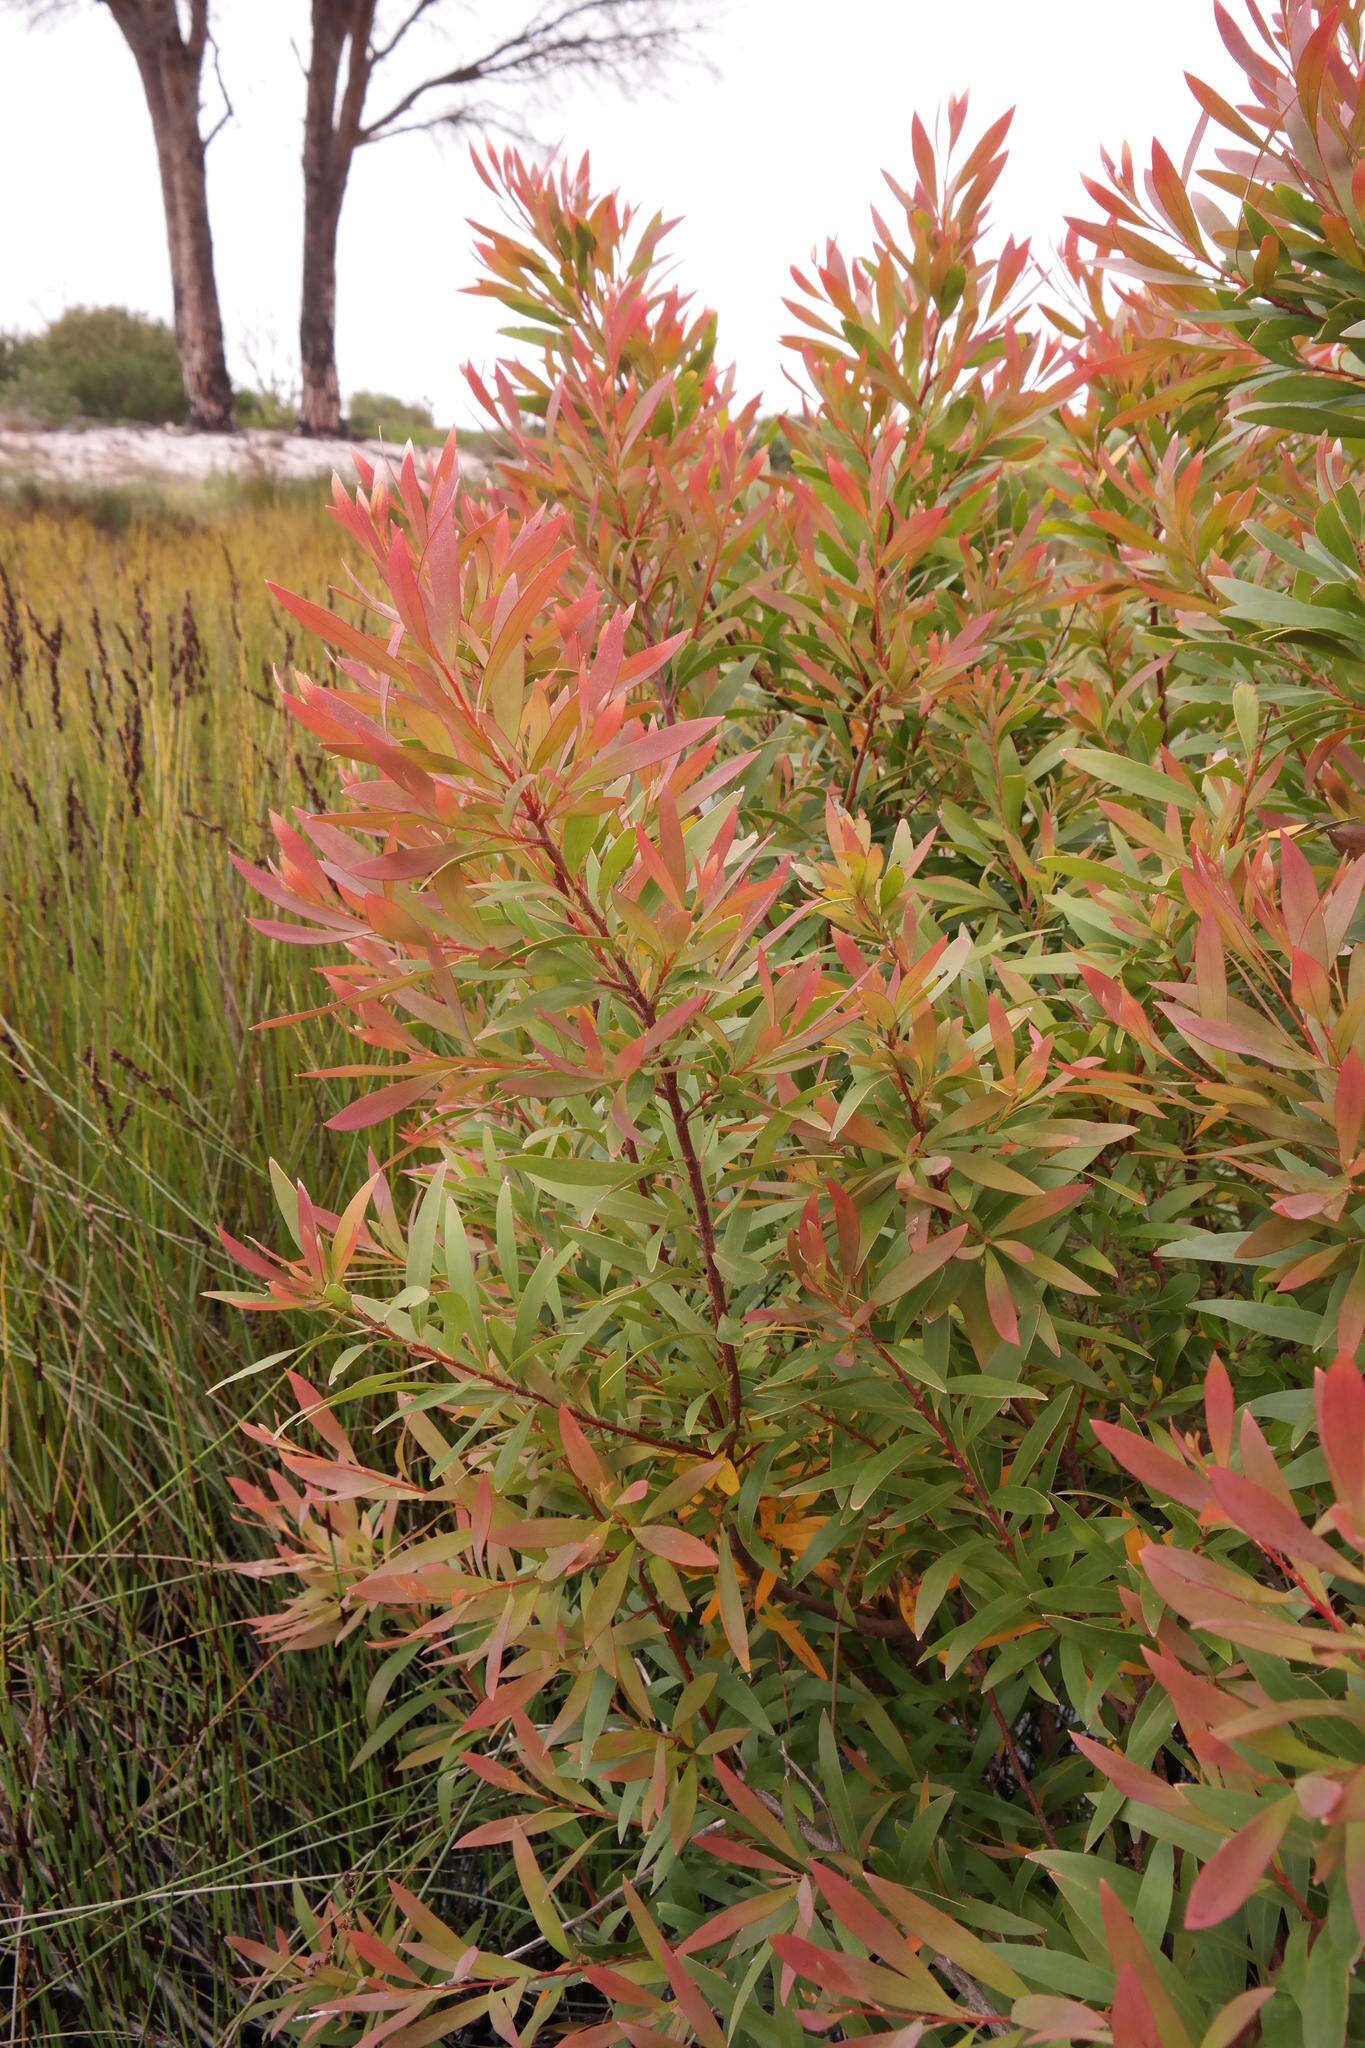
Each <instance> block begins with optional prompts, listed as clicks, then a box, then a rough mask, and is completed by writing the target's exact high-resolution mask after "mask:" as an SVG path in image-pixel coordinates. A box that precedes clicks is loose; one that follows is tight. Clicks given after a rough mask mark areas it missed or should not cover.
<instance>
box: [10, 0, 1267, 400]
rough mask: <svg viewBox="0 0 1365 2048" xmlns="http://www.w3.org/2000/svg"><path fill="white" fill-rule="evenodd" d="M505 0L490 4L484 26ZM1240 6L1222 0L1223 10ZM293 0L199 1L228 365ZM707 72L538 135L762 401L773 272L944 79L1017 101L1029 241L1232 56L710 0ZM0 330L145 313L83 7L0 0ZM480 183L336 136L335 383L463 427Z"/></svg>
mask: <svg viewBox="0 0 1365 2048" xmlns="http://www.w3.org/2000/svg"><path fill="white" fill-rule="evenodd" d="M514 4H515V5H516V11H517V12H518V13H521V12H522V11H523V8H522V6H521V4H520V0H488V5H487V6H485V7H483V8H482V9H481V10H480V9H479V8H477V7H476V8H475V10H474V11H475V12H476V13H477V12H480V11H481V12H482V13H483V15H484V18H485V20H487V19H489V18H491V17H494V16H496V14H497V13H498V11H499V9H502V10H506V9H508V8H511V7H512V6H513V5H514ZM1232 11H1233V12H1234V13H1236V14H1239V15H1240V14H1241V13H1242V10H1241V8H1240V7H1239V6H1238V5H1237V4H1236V0H1234V6H1233V10H1232ZM306 16H307V9H306V6H305V5H304V4H303V0H217V4H216V7H215V17H216V19H217V21H218V24H219V37H220V41H221V44H222V51H223V69H224V75H225V78H226V82H227V85H228V89H229V92H230V93H231V96H232V99H233V101H234V103H235V106H236V110H237V111H236V118H235V120H234V122H233V123H232V124H231V126H230V127H229V128H228V129H226V130H225V131H224V133H223V134H222V135H220V136H219V138H218V139H217V141H215V143H214V144H213V147H212V149H211V151H210V155H209V180H210V203H211V208H212V213H213V222H214V232H215V239H216V247H217V258H218V276H219V290H220V295H221V298H222V302H223V311H224V324H225V328H226V332H227V338H228V348H229V355H230V358H231V361H232V367H233V370H234V374H235V375H236V376H237V377H238V378H239V379H240V380H246V379H248V377H249V374H250V373H249V369H248V357H247V353H246V352H247V350H248V349H251V350H252V351H253V352H254V354H255V357H256V360H257V361H258V362H261V363H263V364H264V366H265V367H266V369H267V371H271V370H273V371H274V372H275V373H276V374H278V375H279V376H280V377H281V378H283V380H284V381H286V382H287V381H288V380H289V378H290V376H291V374H292V367H293V365H294V364H295V363H296V361H297V350H296V345H295V335H296V330H297V322H298V278H299V246H298V245H299V224H300V174H299V167H298V157H299V129H300V119H301V111H302V79H301V74H300V70H299V65H298V60H297V57H296V56H295V54H294V51H293V49H292V47H291V44H292V43H293V42H295V41H297V42H300V43H301V42H302V41H303V40H304V38H305V35H306ZM712 20H713V23H714V27H713V29H712V32H711V34H710V37H709V40H708V43H707V49H708V53H709V61H710V64H711V66H712V70H711V73H710V74H709V75H708V73H706V72H704V71H700V70H688V69H684V70H682V71H681V72H680V73H678V74H677V75H676V76H675V77H674V78H673V79H672V80H671V81H667V82H665V83H664V84H663V85H662V86H659V87H654V88H649V89H645V90H640V91H637V92H635V93H634V94H632V95H629V96H623V95H621V94H619V93H618V92H616V91H615V90H613V89H608V88H599V89H596V90H590V89H588V88H587V87H586V86H582V87H578V88H576V89H574V90H573V91H571V92H569V93H566V94H565V95H564V96H563V97H561V98H560V99H559V100H558V101H556V102H555V103H554V105H553V108H552V109H550V110H542V111H541V112H540V113H539V115H538V116H537V132H539V133H540V134H542V135H545V136H548V137H550V138H555V137H562V138H563V140H564V142H565V144H566V145H567V146H568V147H569V148H570V149H571V150H572V151H573V152H574V153H575V154H576V153H577V152H579V151H581V150H582V149H583V148H584V147H588V148H590V149H591V152H592V158H593V164H594V168H595V171H596V173H597V175H598V177H599V178H600V179H601V180H602V181H603V182H606V183H611V184H615V185H619V186H620V187H622V188H623V190H624V191H625V192H626V194H627V195H628V196H632V197H634V198H636V199H637V200H638V201H639V202H640V204H641V205H642V206H645V207H647V208H649V209H652V208H654V207H655V206H658V207H662V208H663V209H664V210H665V211H666V212H668V213H670V214H679V215H681V216H682V217H683V220H682V225H681V227H680V228H679V230H678V233H677V236H676V242H675V247H676V251H677V256H678V259H679V265H680V275H681V277H682V279H683V281H684V282H685V283H686V284H687V286H688V287H689V288H690V289H692V290H694V291H695V292H697V293H698V294H699V295H700V296H701V297H702V298H704V299H705V300H706V301H707V302H708V303H710V304H711V305H713V306H715V307H716V308H717V309H718V311H719V314H720V341H721V349H722V352H723V353H725V354H728V355H729V356H730V357H731V358H732V359H733V360H735V361H736V362H737V363H738V365H739V370H740V378H741V387H742V389H743V390H744V391H746V392H747V391H750V390H754V389H758V390H762V391H764V392H765V393H766V394H767V396H768V398H769V399H770V400H771V401H776V402H780V401H781V397H782V393H783V390H784V385H783V381H782V376H781V370H780V366H779V352H778V347H777V337H778V335H779V333H780V332H781V331H782V327H783V325H784V316H783V312H782V307H781V298H782V295H783V292H784V290H785V289H786V285H787V274H786V273H787V266H788V264H789V263H791V262H792V261H801V260H803V259H804V258H805V256H806V255H807V254H808V253H809V251H810V249H811V247H812V245H813V244H814V243H815V242H816V241H817V240H823V238H824V237H825V236H826V235H828V234H831V233H832V234H834V235H835V236H836V237H837V238H838V239H839V241H840V242H841V244H842V246H843V247H844V248H845V249H846V250H848V251H850V252H853V251H855V250H857V249H859V248H861V247H862V246H863V245H864V243H865V241H866V239H867V217H868V205H869V202H871V201H873V200H876V199H877V198H878V195H879V193H881V192H882V191H883V190H884V187H883V186H882V184H881V178H880V172H881V170H882V169H883V168H888V169H891V170H893V171H898V172H899V173H900V174H901V175H902V176H903V177H906V178H910V177H912V176H913V172H912V169H911V160H910V117H911V115H912V113H914V112H915V111H916V110H918V111H919V112H921V113H922V114H923V115H924V116H925V118H926V119H929V120H931V119H932V117H933V116H934V115H935V113H936V112H937V111H938V110H939V109H941V108H942V107H943V105H944V103H945V101H946V99H947V96H948V94H949V93H951V92H957V91H961V90H962V89H963V88H969V89H970V93H971V115H970V125H971V127H972V128H973V129H976V128H978V127H980V126H981V125H983V124H984V123H985V122H986V121H987V120H989V119H991V118H993V117H994V115H995V114H996V113H998V112H999V111H1001V110H1002V109H1003V108H1005V107H1007V106H1011V105H1013V106H1014V107H1015V109H1016V113H1015V121H1014V129H1013V138H1012V156H1011V162H1010V164H1009V167H1008V169H1007V171H1006V174H1005V177H1004V179H1002V181H1001V184H1000V186H999V187H998V188H997V198H996V203H995V209H994V222H995V226H996V229H997V230H998V232H999V233H1000V234H1001V235H1002V236H1003V234H1004V233H1006V232H1010V233H1014V234H1016V235H1022V234H1031V235H1032V236H1033V238H1034V248H1035V251H1037V252H1039V253H1040V254H1045V253H1046V252H1047V251H1048V250H1050V248H1051V247H1052V245H1053V243H1054V242H1055V240H1056V239H1057V237H1058V235H1059V234H1060V232H1061V229H1062V225H1063V222H1064V219H1065V216H1066V214H1067V213H1068V212H1071V211H1075V210H1077V208H1078V207H1079V206H1081V205H1082V203H1083V201H1084V195H1083V193H1082V191H1081V186H1080V177H1081V173H1082V172H1083V171H1086V170H1093V169H1095V168H1097V167H1098V158H1099V150H1100V147H1101V146H1102V145H1108V146H1109V147H1111V148H1116V147H1117V146H1118V145H1119V144H1120V143H1122V142H1123V141H1125V140H1127V141H1130V142H1131V143H1132V144H1133V145H1134V148H1135V149H1140V150H1142V151H1144V152H1145V150H1146V148H1147V146H1148V144H1149V143H1150V141H1151V138H1152V136H1153V135H1157V136H1159V137H1160V138H1161V139H1162V141H1163V142H1164V143H1165V144H1166V146H1167V147H1168V148H1169V149H1170V151H1171V154H1172V155H1173V156H1174V157H1175V158H1176V160H1177V162H1178V161H1179V159H1180V155H1181V154H1182V152H1183V150H1184V147H1185V144H1186V142H1187V140H1188V137H1189V135H1190V132H1191V129H1192V126H1193V121H1194V115H1195V109H1194V106H1193V102H1192V100H1191V99H1190V95H1189V91H1188V87H1187V86H1186V84H1185V82H1184V73H1185V72H1186V71H1187V70H1192V71H1194V72H1195V73H1196V74H1198V75H1200V76H1202V77H1205V78H1208V79H1210V80H1212V81H1215V82H1219V83H1221V84H1222V85H1223V87H1224V88H1225V89H1226V88H1227V87H1228V86H1229V85H1230V84H1231V83H1232V76H1233V74H1232V71H1231V66H1230V63H1229V60H1228V58H1227V57H1226V54H1225V53H1224V51H1223V49H1222V45H1221V43H1220V41H1219V39H1218V36H1217V32H1216V30H1215V27H1214V22H1213V8H1212V0H1143V5H1142V6H1141V7H1140V8H1138V9H1134V8H1133V7H1132V6H1130V5H1122V6H1121V5H1119V4H1118V0H950V4H944V0H716V4H715V6H714V10H713V15H712ZM0 109H3V113H2V114H0V194H3V198H2V199H0V328H15V327H19V328H27V327H31V326H33V325H35V324H37V323H39V322H40V321H42V320H43V319H45V318H47V317H49V316H50V315H51V314H53V313H56V312H58V311H60V310H61V309H62V308H63V307H64V306H68V305H72V304H121V305H127V306H132V307H135V308H137V309H139V310H142V311H146V312H151V313H157V314H161V315H169V311H170V281H169V275H168V271H167V265H166V256H165V247H164V242H163V239H162V226H161V207H160V196H159V190H158V185H157V178H156V167H155V159H154V156H153V151H152V141H151V132H150V129H149V126H148V122H147V116H146V112H145V108H144V105H143V102H142V99H141V95H140V90H139V86H138V80H137V74H136V72H135V70H134V67H133V63H132V60H131V58H130V57H129V55H128V53H127V50H126V49H125V47H124V46H123V44H122V42H121V39H120V37H119V35H118V33H117V31H116V30H115V29H114V27H113V25H112V23H111V22H110V21H109V19H108V17H107V16H106V15H105V12H104V10H103V8H102V7H100V6H98V5H96V4H94V0H84V4H82V5H77V6H76V7H75V8H74V11H73V12H71V13H70V14H68V15H67V16H66V17H65V18H59V19H58V21H57V22H56V23H55V24H53V25H48V26H45V27H41V28H32V27H29V26H27V25H26V24H25V22H24V18H23V14H22V10H21V11H20V13H19V14H17V15H16V14H15V13H14V12H13V11H7V10H4V9H3V8H0ZM489 204H490V199H489V195H488V194H487V193H486V192H485V191H484V189H483V187H482V186H481V185H479V184H478V182H477V180H476V179H475V177H474V174H473V172H472V170H471V168H470V166H469V162H468V157H467V153H466V149H465V146H464V145H463V144H460V143H454V144H446V145H440V144H437V143H435V142H433V141H431V140H429V139H427V138H424V137H413V138H408V139H403V140H399V141H397V142H393V143H388V144H385V145H384V146H383V147H382V148H375V149H370V150H365V151H362V152H361V153H360V156H359V158H358V160H357V164H356V168H355V170H354V172H353V175H352V178H351V186H350V191H349V193H348V196H347V200H346V208H345V212H344V215H343V218H342V228H341V254H340V308H339V319H338V356H339V361H340V369H341V380H342V388H343V391H346V392H349V391H352V390H355V389H358V388H361V387H367V388H371V389H373V388H380V389H384V390H389V391H396V392H398V393H399V394H400V395H402V396H404V397H411V398H417V397H421V398H425V399H428V400H429V401H430V402H431V404H432V405H433V407H434V408H435V412H436V416H437V419H438V420H439V421H444V420H446V419H447V418H452V417H453V418H457V419H461V420H465V419H469V418H471V417H472V411H471V402H470V401H469V400H468V398H467V397H466V395H465V392H464V385H463V379H462V377H461V374H460V366H461V364H462V363H463V362H464V361H465V359H466V358H467V357H471V356H472V357H473V359H474V360H475V361H476V362H478V363H480V364H486V363H487V362H488V361H489V360H490V359H491V357H492V355H493V354H494V352H495V349H496V339H495V333H494V328H495V321H494V319H493V317H492V313H491V309H489V308H487V307H485V306H484V305H483V304H482V303H481V302H479V301H474V300H471V299H469V298H467V297H464V296H462V292H461V287H462V286H464V285H465V284H467V283H468V282H469V280H470V277H471V274H472V267H473V266H472V254H471V241H470V234H469V230H468V227H467V225H466V221H467V217H468V216H469V214H470V213H471V212H472V213H475V214H483V215H484V217H487V209H488V206H489Z"/></svg>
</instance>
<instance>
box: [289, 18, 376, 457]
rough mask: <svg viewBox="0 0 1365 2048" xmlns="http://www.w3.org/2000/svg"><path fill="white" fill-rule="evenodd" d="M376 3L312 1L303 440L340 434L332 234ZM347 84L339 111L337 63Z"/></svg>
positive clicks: (355, 130)
mask: <svg viewBox="0 0 1365 2048" xmlns="http://www.w3.org/2000/svg"><path fill="white" fill-rule="evenodd" d="M374 9H375V0H313V5H312V18H313V40H312V47H311V49H310V51H309V55H308V96H307V100H306V103H305V108H304V120H303V295H302V299H301V301H300V306H299V358H300V361H301V364H302V369H303V397H302V402H301V404H300V406H299V432H300V433H301V434H338V433H340V431H341V385H340V382H339V380H338V378H337V359H336V322H337V230H338V228H339V227H340V225H341V202H342V200H343V199H344V198H345V196H346V180H347V178H348V177H349V176H350V170H351V159H352V158H353V156H354V155H355V151H356V146H357V143H358V141H359V137H360V117H361V112H362V109H363V107H364V103H365V89H366V87H367V85H368V83H369V72H370V64H371V50H370V33H371V30H372V29H373V27H374ZM348 46H349V57H348V58H347V76H346V87H345V91H344V93H343V94H342V96H341V103H340V105H339V106H338V104H337V87H338V82H339V80H340V77H341V65H342V58H343V57H344V56H346V55H347V49H348Z"/></svg>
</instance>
